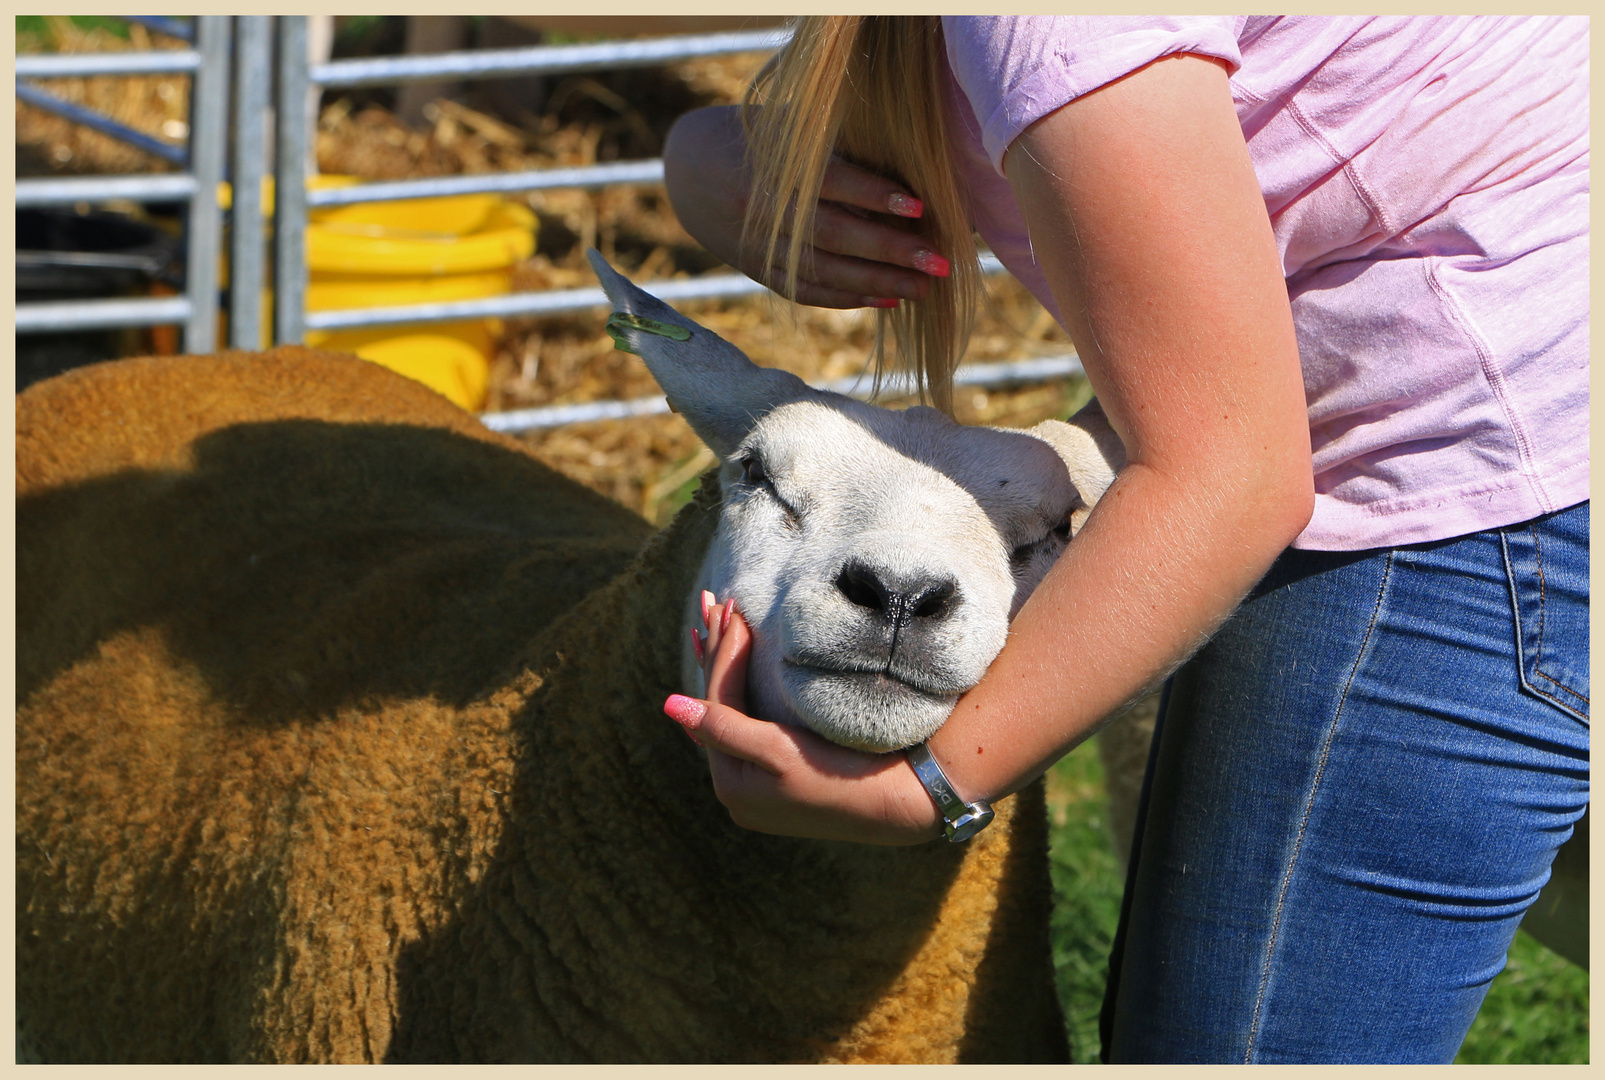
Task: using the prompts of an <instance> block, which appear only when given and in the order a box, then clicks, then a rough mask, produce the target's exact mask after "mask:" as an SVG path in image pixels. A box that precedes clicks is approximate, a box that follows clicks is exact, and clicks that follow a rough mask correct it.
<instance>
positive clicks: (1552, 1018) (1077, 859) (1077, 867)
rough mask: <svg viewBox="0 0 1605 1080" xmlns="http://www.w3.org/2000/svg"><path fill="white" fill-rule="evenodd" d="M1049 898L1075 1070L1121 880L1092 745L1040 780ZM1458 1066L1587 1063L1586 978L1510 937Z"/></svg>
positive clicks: (1098, 998)
mask: <svg viewBox="0 0 1605 1080" xmlns="http://www.w3.org/2000/svg"><path fill="white" fill-rule="evenodd" d="M1048 809H1049V814H1050V815H1051V821H1052V860H1053V862H1052V870H1053V885H1054V892H1055V894H1056V895H1055V904H1054V913H1053V927H1052V935H1053V963H1054V968H1055V971H1056V973H1057V976H1058V981H1059V1000H1060V1001H1061V1002H1062V1003H1063V1005H1064V1011H1065V1022H1066V1025H1067V1027H1068V1028H1069V1032H1070V1047H1071V1054H1072V1055H1073V1058H1074V1060H1075V1061H1076V1062H1077V1063H1093V1062H1096V1061H1097V1060H1098V1010H1099V1008H1100V1007H1101V1006H1102V1004H1103V988H1104V982H1105V980H1106V978H1107V976H1108V963H1109V945H1110V942H1111V941H1112V940H1113V938H1114V932H1115V924H1116V923H1117V922H1118V921H1119V918H1120V892H1121V888H1122V884H1123V882H1122V879H1121V874H1120V865H1119V861H1118V860H1117V859H1116V858H1115V855H1114V852H1113V850H1112V849H1111V847H1110V842H1109V833H1108V825H1107V822H1106V819H1105V815H1106V811H1105V809H1104V791H1103V767H1102V765H1101V763H1100V762H1099V760H1098V751H1097V748H1096V746H1095V744H1094V743H1093V742H1087V743H1084V744H1082V745H1081V746H1080V747H1078V748H1076V750H1075V751H1073V752H1072V753H1071V754H1070V755H1069V756H1067V757H1066V758H1065V759H1064V760H1062V761H1060V762H1059V763H1058V764H1057V765H1055V766H1054V767H1053V768H1052V769H1051V770H1049V773H1048ZM1455 1061H1456V1063H1457V1064H1483V1063H1487V1064H1551V1063H1553V1064H1564V1063H1574V1064H1586V1063H1587V1061H1588V972H1586V971H1584V970H1583V969H1582V968H1579V967H1577V966H1576V965H1574V964H1571V963H1568V962H1567V961H1566V960H1563V959H1562V958H1561V957H1559V956H1557V955H1555V954H1554V953H1553V952H1550V951H1549V950H1548V949H1546V948H1545V947H1544V946H1542V945H1540V944H1539V943H1538V942H1537V941H1535V940H1534V939H1533V938H1531V937H1528V936H1527V935H1526V934H1522V933H1518V934H1517V935H1516V940H1515V942H1514V943H1513V944H1512V945H1511V949H1510V959H1509V963H1508V965H1507V966H1506V968H1505V970H1504V971H1503V972H1502V973H1501V974H1500V975H1499V977H1498V978H1496V979H1495V980H1494V982H1493V986H1492V987H1490V988H1489V991H1488V998H1487V1000H1486V1001H1484V1002H1483V1007H1482V1011H1481V1012H1480V1013H1479V1014H1478V1016H1477V1020H1476V1022H1475V1023H1474V1024H1473V1025H1472V1027H1471V1032H1470V1033H1469V1034H1468V1035H1467V1036H1466V1041H1465V1044H1464V1045H1463V1046H1462V1047H1461V1050H1460V1055H1459V1056H1458V1057H1457V1058H1456V1059H1455Z"/></svg>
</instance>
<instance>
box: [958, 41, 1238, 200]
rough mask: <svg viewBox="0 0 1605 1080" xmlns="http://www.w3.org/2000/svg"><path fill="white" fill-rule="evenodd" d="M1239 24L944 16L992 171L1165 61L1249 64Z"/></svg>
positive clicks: (1234, 67) (1234, 66)
mask: <svg viewBox="0 0 1605 1080" xmlns="http://www.w3.org/2000/svg"><path fill="white" fill-rule="evenodd" d="M1240 21H1241V20H1240V19H1237V18H1234V17H1231V16H1220V17H1176V18H1162V17H1129V18H1128V17H1126V16H1115V15H1000V16H992V15H944V16H943V17H942V29H943V35H944V37H945V38H946V41H947V59H948V64H949V66H950V67H951V68H952V70H953V76H954V78H955V79H956V80H957V81H958V84H959V87H960V88H961V89H962V90H963V91H964V94H965V96H966V97H967V98H968V99H969V102H970V107H971V108H972V109H973V110H974V112H975V119H976V122H977V123H978V124H979V125H980V128H981V139H982V142H983V144H984V145H985V147H986V152H987V156H988V157H990V158H991V160H992V167H993V168H994V169H996V170H997V171H998V173H999V174H1000V175H1001V174H1002V172H1003V154H1004V151H1006V150H1007V149H1008V148H1009V144H1010V143H1012V142H1013V141H1014V140H1015V138H1016V137H1017V136H1018V135H1019V134H1020V132H1022V131H1024V130H1025V129H1026V128H1027V127H1030V126H1031V125H1032V124H1033V123H1035V122H1036V121H1038V120H1040V119H1042V118H1043V117H1044V116H1046V115H1048V113H1050V112H1052V111H1053V110H1055V109H1057V108H1058V107H1059V106H1061V105H1064V104H1065V103H1066V102H1070V101H1074V100H1075V99H1076V98H1078V97H1080V96H1081V95H1082V94H1086V93H1089V92H1091V91H1093V90H1096V89H1098V87H1100V86H1104V85H1106V84H1107V83H1111V82H1114V81H1115V80H1116V79H1119V78H1120V77H1122V76H1124V75H1129V74H1131V73H1132V72H1133V71H1136V70H1137V69H1138V68H1140V67H1142V66H1143V65H1144V64H1147V63H1149V62H1150V61H1153V60H1157V59H1159V58H1160V57H1161V56H1168V55H1171V54H1174V53H1197V54H1201V55H1203V56H1213V57H1216V58H1217V59H1220V60H1224V61H1226V63H1227V64H1229V65H1230V67H1231V70H1232V72H1233V73H1235V72H1236V71H1237V69H1238V67H1240V66H1241V64H1242V55H1241V53H1240V52H1239V51H1238V46H1237V28H1238V23H1239V22H1240Z"/></svg>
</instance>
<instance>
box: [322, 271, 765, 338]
mask: <svg viewBox="0 0 1605 1080" xmlns="http://www.w3.org/2000/svg"><path fill="white" fill-rule="evenodd" d="M641 287H642V288H643V289H646V290H647V291H648V292H650V293H652V294H653V295H654V296H656V297H658V298H659V299H660V300H663V301H665V302H667V303H675V302H678V301H687V300H714V299H722V298H726V297H734V296H750V295H753V294H755V293H762V292H767V291H768V290H767V289H765V288H764V286H762V285H760V284H759V283H758V282H756V281H754V280H752V279H751V278H749V277H747V276H745V275H743V274H710V275H707V276H705V277H700V278H689V279H684V280H680V281H653V282H648V283H645V284H643V285H642V286H641ZM607 303H608V299H607V294H606V293H604V292H603V291H602V290H601V289H563V290H554V291H548V292H521V293H508V294H505V295H503V296H492V297H487V298H485V299H483V300H457V301H453V302H450V303H440V304H409V305H407V306H405V307H385V308H347V309H345V310H342V311H309V312H307V316H306V327H307V329H308V330H343V329H346V328H348V327H354V326H390V325H394V324H397V323H418V322H447V321H451V320H455V319H485V318H530V317H536V316H542V315H563V314H567V313H569V312H574V311H586V310H589V309H591V308H598V307H605V306H606V305H607Z"/></svg>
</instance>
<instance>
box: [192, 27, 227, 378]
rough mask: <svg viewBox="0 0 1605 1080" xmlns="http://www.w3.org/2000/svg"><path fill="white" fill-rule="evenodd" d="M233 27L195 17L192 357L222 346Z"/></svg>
mask: <svg viewBox="0 0 1605 1080" xmlns="http://www.w3.org/2000/svg"><path fill="white" fill-rule="evenodd" d="M232 29H233V28H232V26H231V25H230V17H229V16H227V15H198V16H196V19H195V40H196V42H197V43H198V44H199V46H200V54H201V56H202V57H204V58H205V62H204V63H203V64H202V65H201V66H200V67H199V68H198V69H196V72H195V78H194V81H193V82H192V83H191V84H190V121H189V131H190V151H191V152H190V172H191V174H192V175H193V177H194V181H195V197H194V198H192V199H190V203H189V215H188V221H187V227H186V232H187V234H188V235H187V244H186V248H185V258H184V291H185V295H186V296H187V297H188V299H189V317H188V318H187V319H186V320H185V323H184V351H185V352H190V353H209V352H211V351H212V350H213V349H215V348H217V256H218V252H219V250H220V247H221V237H222V234H223V212H222V209H221V208H220V207H219V206H218V202H217V185H218V184H219V183H220V182H221V181H222V179H223V154H224V151H225V148H226V147H227V145H228V88H229V77H228V73H229V42H230V38H231V36H232V35H231V30H232Z"/></svg>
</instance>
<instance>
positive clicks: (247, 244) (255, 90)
mask: <svg viewBox="0 0 1605 1080" xmlns="http://www.w3.org/2000/svg"><path fill="white" fill-rule="evenodd" d="M271 18H272V17H271V16H269V15H239V16H236V17H235V38H234V40H235V56H234V124H233V127H234V190H233V206H232V208H231V213H232V227H231V229H230V234H229V328H228V329H229V332H228V338H229V344H230V345H231V346H233V347H234V348H236V349H254V348H257V347H258V346H259V345H260V344H261V341H262V279H263V271H264V269H265V268H264V266H263V257H264V256H265V255H266V253H267V243H266V233H265V231H264V229H263V224H264V223H263V216H262V178H263V177H264V176H265V175H266V174H267V169H266V164H267V114H268V84H269V83H270V81H271V78H272V72H271V70H270V67H271V59H270V58H271V55H272V51H273V46H272V38H271V37H270V34H271V33H272V27H271V26H270V25H269V20H270V19H271Z"/></svg>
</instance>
